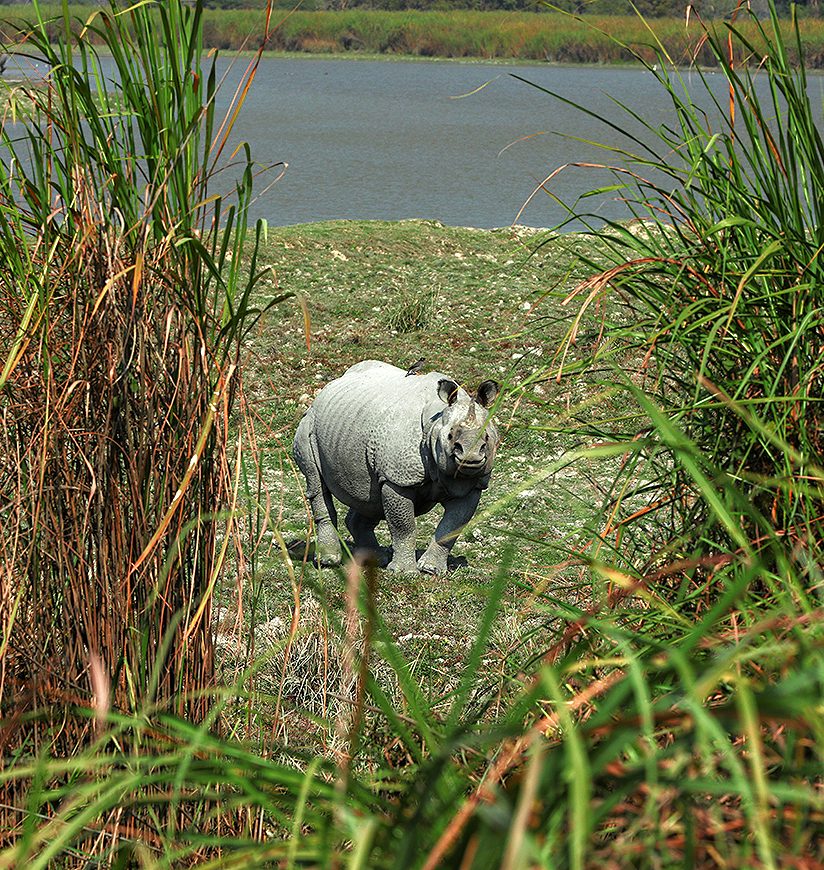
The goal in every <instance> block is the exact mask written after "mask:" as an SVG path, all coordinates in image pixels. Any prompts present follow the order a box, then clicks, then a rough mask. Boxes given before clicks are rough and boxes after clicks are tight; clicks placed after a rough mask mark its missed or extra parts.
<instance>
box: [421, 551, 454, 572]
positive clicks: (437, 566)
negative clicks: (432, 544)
mask: <svg viewBox="0 0 824 870" xmlns="http://www.w3.org/2000/svg"><path fill="white" fill-rule="evenodd" d="M447 555H448V554H447V553H446V552H445V551H444V552H442V553H441V552H434V553H433V552H432V550H431V549H429V550H427V551H426V552H425V553H424V554H423V556H421V558H420V559H418V570H420V571H422V572H423V573H424V574H446V560H447Z"/></svg>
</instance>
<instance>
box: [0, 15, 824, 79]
mask: <svg viewBox="0 0 824 870" xmlns="http://www.w3.org/2000/svg"><path fill="white" fill-rule="evenodd" d="M42 10H43V15H44V18H46V19H53V23H52V24H49V25H48V27H49V29H50V31H52V32H53V33H54V35H55V38H56V37H57V35H58V33H60V32H62V30H63V26H64V25H63V21H62V13H61V10H60V7H59V6H58V5H54V4H52V5H45V6H43V7H42ZM99 12H100V8H99V7H97V6H91V5H77V6H72V7H70V15H71V17H72V18H73V19H74V20H75V21H76V22H77V24H76V27H77V29H79V28H80V27H82V26H84V25H85V24H86V23H87V22H88V21H89V20H90V18H92V16H93V15H94V14H95V13H99ZM33 15H34V12H33V10H32V9H31V8H28V7H26V8H21V7H19V6H4V7H0V31H2V35H3V41H4V42H5V43H6V45H13V44H14V43H15V42H16V41H18V40H17V39H16V38H15V36H14V33H15V32H17V30H16V29H17V28H20V27H22V28H24V29H25V27H26V26H27V24H26V22H27V21H28V22H32V21H33ZM738 26H739V28H740V29H741V31H742V33H744V34H745V35H746V37H747V39H748V40H750V41H751V43H752V44H753V45H754V46H755V47H756V49H757V48H758V46H759V44H760V39H759V35H758V32H757V29H756V28H755V26H754V25H753V24H752V22H741V23H739V25H738ZM786 27H787V31H788V33H789V29H790V22H789V21H788V22H787V23H786ZM264 31H265V16H264V11H263V10H260V9H241V10H229V9H206V10H204V12H203V38H204V42H205V44H206V45H208V46H209V47H211V48H217V49H221V50H230V51H243V50H248V49H256V48H258V47H259V46H260V42H261V34H263V33H264ZM701 35H702V31H701V29H700V27H699V25H698V24H697V22H695V21H693V22H692V23H691V24H690V26H689V27H687V26H685V22H684V19H682V18H657V19H650V20H649V21H646V22H645V21H643V20H641V19H640V18H637V17H634V16H587V17H586V18H583V19H576V18H574V17H572V16H569V15H562V14H557V13H551V12H540V13H538V12H479V11H473V10H465V9H461V10H452V11H446V12H420V11H403V12H387V11H382V10H363V9H349V10H342V11H324V12H317V11H302V10H297V11H294V12H288V11H284V10H275V14H274V16H273V19H272V25H271V34H270V37H269V40H268V41H267V44H266V48H267V50H270V51H273V52H288V53H290V54H295V53H297V54H303V53H310V54H315V55H317V54H321V55H343V56H361V55H366V56H371V57H413V58H462V59H480V60H502V59H507V60H512V61H519V62H523V61H537V62H544V63H546V62H550V63H584V64H615V63H628V62H631V61H633V60H634V59H635V58H636V57H637V56H640V57H642V58H643V59H644V60H645V61H647V62H649V63H654V62H656V60H657V58H658V53H657V51H658V49H657V48H656V46H655V42H656V40H657V41H659V42H660V47H661V48H662V49H663V51H664V52H665V54H666V55H667V56H668V57H669V58H671V59H672V61H673V62H674V63H676V64H683V65H687V64H690V63H698V64H700V65H702V66H711V65H713V64H714V61H713V58H712V56H711V55H710V54H709V52H707V51H706V48H705V47H703V46H702V43H701ZM802 42H803V46H804V51H805V53H806V57H807V67H808V68H809V69H820V68H824V24H822V22H820V21H817V20H812V19H809V20H805V21H803V22H802ZM787 46H788V49H790V50H795V46H794V42H793V40H792V39H788V40H787ZM739 53H740V54H741V55H742V57H744V56H745V55H746V52H745V51H743V50H742V49H740V48H739Z"/></svg>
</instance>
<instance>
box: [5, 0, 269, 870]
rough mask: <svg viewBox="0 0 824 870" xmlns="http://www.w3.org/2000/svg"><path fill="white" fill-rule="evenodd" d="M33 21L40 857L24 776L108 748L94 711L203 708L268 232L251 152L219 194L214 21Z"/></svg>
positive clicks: (27, 638) (11, 536) (24, 576)
mask: <svg viewBox="0 0 824 870" xmlns="http://www.w3.org/2000/svg"><path fill="white" fill-rule="evenodd" d="M33 14H34V15H35V17H36V19H37V21H36V24H35V26H34V28H33V29H32V30H31V31H29V32H28V33H26V34H25V39H26V46H27V50H28V51H30V52H35V53H37V54H38V55H39V56H40V57H41V58H42V59H43V60H44V61H45V63H46V64H47V65H48V67H49V68H50V73H49V75H48V77H47V79H46V81H45V82H43V83H38V84H37V86H33V87H31V88H29V89H28V90H27V97H28V98H29V99H30V101H31V111H30V112H29V113H27V115H26V116H25V117H24V118H23V119H22V120H20V121H19V122H18V123H17V124H10V123H7V124H4V126H3V128H2V132H0V139H2V152H3V155H2V159H0V251H2V258H3V263H4V269H3V275H2V278H0V420H2V423H0V453H2V456H3V459H2V461H1V462H0V605H2V607H0V612H2V641H1V642H0V655H2V672H3V678H2V681H0V716H2V719H3V722H4V728H5V731H4V734H5V736H4V742H3V746H4V749H3V754H4V756H5V757H6V758H10V759H12V760H13V762H14V760H16V763H12V764H11V768H10V773H9V768H8V763H7V762H4V764H3V767H4V771H5V775H4V776H3V785H2V794H3V800H2V805H3V807H2V818H3V825H4V828H5V830H6V831H7V832H10V834H11V835H12V836H18V837H19V836H22V838H23V841H27V835H26V832H27V831H29V830H30V826H31V824H32V823H33V821H34V819H35V818H36V817H37V814H38V813H40V812H43V813H44V815H45V817H47V818H48V817H50V816H51V813H52V809H53V807H54V806H56V804H54V803H53V801H54V800H56V799H55V798H53V797H51V796H50V795H49V792H48V789H49V788H51V785H49V786H48V787H45V786H44V781H43V780H42V779H38V776H35V777H34V780H33V782H34V783H35V785H33V786H32V788H34V791H33V792H31V794H32V795H38V790H37V788H36V787H35V786H36V784H37V783H38V782H39V783H40V786H41V787H44V788H46V791H45V792H43V793H40V794H39V795H38V796H37V797H34V796H33V797H32V800H33V801H34V803H33V804H32V805H31V806H30V807H29V812H30V813H34V815H29V814H27V813H26V812H24V807H25V806H26V804H25V802H22V803H21V801H20V796H21V794H23V793H25V784H26V778H27V776H28V775H27V774H25V773H21V771H25V770H27V769H28V765H29V762H28V761H27V760H26V759H31V758H33V757H35V756H38V755H39V754H41V753H42V754H43V755H44V757H45V756H46V755H49V754H52V753H53V754H54V755H55V756H56V757H58V758H60V759H62V760H63V762H62V763H67V762H65V759H67V758H69V757H71V756H72V755H73V754H74V753H76V752H77V751H78V750H79V749H81V748H82V747H83V746H84V745H85V744H87V743H88V742H89V741H91V740H92V738H93V736H94V733H95V727H94V725H93V721H90V720H89V719H88V718H87V717H86V716H85V715H84V714H83V713H82V712H80V713H77V712H75V710H76V708H77V707H80V708H83V707H87V706H96V707H97V710H98V715H99V717H100V720H101V721H102V720H103V719H105V716H106V711H107V709H108V708H109V705H113V706H114V708H115V709H117V710H118V711H120V712H121V713H126V712H132V713H134V714H136V715H137V714H138V711H144V712H146V711H148V710H149V709H153V708H155V707H157V708H159V709H163V710H175V711H176V712H178V713H179V714H185V715H186V716H187V717H189V718H190V719H191V720H192V721H195V722H196V721H200V720H203V719H204V718H205V717H206V716H207V714H208V712H209V708H210V702H209V701H208V699H207V697H206V696H205V695H204V694H203V692H204V691H205V690H206V689H207V688H211V687H213V686H214V648H213V643H212V639H213V638H212V627H211V624H210V616H209V613H210V603H211V592H212V589H213V587H214V585H215V582H216V579H217V576H218V574H219V573H220V570H221V564H222V562H223V561H224V560H225V558H226V552H227V548H228V546H229V543H230V541H231V539H232V534H231V533H232V525H231V521H230V522H229V523H228V524H227V523H225V522H223V521H222V520H221V512H222V511H224V510H225V509H226V507H227V506H228V505H229V504H231V503H232V492H233V484H232V475H231V471H230V465H229V454H228V451H229V442H228V430H227V428H226V427H227V424H228V420H229V418H230V414H231V411H232V407H233V404H234V399H235V397H236V396H237V395H238V391H239V390H240V388H241V385H242V381H241V378H240V372H239V363H240V348H241V342H242V340H243V338H244V336H245V334H246V332H247V330H248V328H249V326H250V325H251V323H253V322H254V320H255V318H256V316H257V314H258V313H259V312H258V311H257V309H255V308H253V307H252V305H251V299H252V291H253V290H254V288H255V286H256V283H257V281H258V280H259V278H260V275H259V274H258V271H257V268H256V267H255V256H256V254H255V251H256V245H257V241H258V239H259V237H260V233H261V231H262V228H261V227H258V228H257V230H256V231H255V232H254V233H248V232H247V222H246V209H247V207H248V204H249V200H250V197H251V180H252V172H253V168H252V163H251V159H250V157H249V154H248V151H245V152H244V150H243V149H242V148H241V149H240V150H239V159H240V161H241V163H242V165H243V168H244V169H243V171H242V172H241V174H240V181H239V182H238V184H237V187H236V191H235V195H234V196H233V197H232V199H231V201H223V200H221V199H219V198H214V197H211V196H210V193H209V180H210V178H211V176H212V175H213V173H214V170H215V165H216V163H217V162H218V160H219V158H220V154H221V151H222V149H223V147H224V146H225V142H226V135H227V133H228V129H229V127H230V126H231V125H230V124H229V125H228V126H224V127H222V128H221V127H220V126H219V123H218V119H216V117H215V112H214V98H215V90H216V86H217V82H216V75H215V68H214V60H213V59H212V60H210V59H208V58H207V57H206V56H205V54H204V48H203V43H202V38H201V27H200V22H201V14H202V9H201V7H200V6H199V5H197V6H195V7H193V8H188V7H187V6H185V5H184V4H181V3H178V2H172V3H168V4H163V5H162V6H158V7H157V8H154V9H150V7H149V6H147V5H141V6H137V7H131V8H129V9H124V10H121V9H120V8H118V7H117V6H116V5H114V4H112V5H108V6H105V7H100V8H97V9H96V10H95V13H94V14H93V15H91V16H90V17H89V18H88V19H87V20H85V21H84V22H76V21H73V20H72V18H71V15H70V11H69V8H68V6H66V5H64V6H63V8H62V17H61V19H60V27H61V28H62V37H61V38H60V39H58V40H56V41H55V40H53V39H52V37H51V35H50V33H49V32H48V28H47V26H46V21H45V18H44V17H43V10H42V9H41V8H40V6H39V5H38V4H37V3H35V5H34V9H33ZM92 36H93V37H94V38H93V39H92V38H91V37H92ZM98 46H105V47H106V48H107V49H108V52H109V53H110V55H111V57H112V61H113V64H114V67H115V69H116V75H115V77H114V78H113V80H111V81H107V80H105V79H104V78H103V76H102V74H101V72H100V61H99V55H98V50H99V49H98ZM254 69H255V63H254V62H253V63H251V64H250V66H249V69H248V71H247V76H246V80H247V82H249V81H250V80H251V78H253V76H254ZM237 107H238V106H237V104H236V105H234V106H233V110H234V109H236V108H237ZM247 241H248V242H249V243H250V248H249V249H247V248H246V243H247ZM245 249H247V250H249V251H250V253H249V257H250V260H247V261H246V262H245V263H243V265H241V253H242V252H243V251H244V250H245ZM250 264H251V265H250ZM31 763H32V764H36V763H35V762H31ZM58 767H59V764H58ZM21 777H22V779H21ZM73 781H74V780H73V777H72V776H64V775H63V774H55V778H49V782H50V783H52V784H53V785H54V788H56V789H57V791H58V792H59V790H60V788H63V787H66V788H67V789H68V790H69V791H68V792H67V793H69V792H70V790H71V783H72V782H73ZM29 785H32V781H30V782H29ZM41 804H42V806H41ZM79 830H80V829H76V831H79ZM30 845H31V842H29V845H27V846H26V847H25V848H26V849H28V848H29V846H30ZM39 848H40V847H39V846H38V847H37V850H36V851H39ZM50 850H53V846H49V848H47V849H46V850H45V852H44V853H43V854H47V853H48V852H49V851H50ZM24 851H25V849H24ZM15 860H16V859H15Z"/></svg>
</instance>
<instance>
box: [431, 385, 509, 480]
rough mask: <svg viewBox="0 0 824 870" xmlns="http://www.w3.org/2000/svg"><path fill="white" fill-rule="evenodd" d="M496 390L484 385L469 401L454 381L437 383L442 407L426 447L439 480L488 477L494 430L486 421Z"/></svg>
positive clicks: (494, 387) (492, 459) (496, 445)
mask: <svg viewBox="0 0 824 870" xmlns="http://www.w3.org/2000/svg"><path fill="white" fill-rule="evenodd" d="M498 390H499V387H498V384H497V383H496V382H495V381H484V382H483V383H482V384H481V385H480V386H479V387H478V392H477V393H476V394H475V396H474V397H473V396H470V395H469V394H468V393H466V392H464V391H463V390H461V389H460V388H459V387H458V385H457V384H456V383H455V381H452V380H449V379H448V378H442V379H441V380H440V381H439V382H438V397H439V398H440V399H441V400H442V401H443V402H445V403H446V407H445V408H444V409H443V411H442V412H441V413H440V414H439V415H438V416H437V417H435V418H434V419H433V421H432V428H431V430H430V432H429V447H430V450H431V452H432V459H433V460H434V462H435V464H436V465H437V468H438V471H439V473H440V476H441V477H442V478H456V477H463V478H466V477H470V478H475V477H481V476H483V475H489V474H491V473H492V463H493V461H494V459H495V450H496V448H497V447H498V430H497V429H496V428H495V425H494V424H493V423H492V421H491V420H490V419H489V408H491V407H492V405H493V403H494V402H495V397H496V396H497V395H498Z"/></svg>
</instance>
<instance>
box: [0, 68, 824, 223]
mask: <svg viewBox="0 0 824 870" xmlns="http://www.w3.org/2000/svg"><path fill="white" fill-rule="evenodd" d="M219 63H220V66H219V71H220V72H221V73H222V74H225V82H224V84H223V86H222V89H221V92H220V100H219V103H218V109H219V110H221V109H223V110H225V107H226V106H227V105H228V102H229V100H230V98H231V95H232V93H233V92H234V89H235V86H236V84H237V82H238V81H239V80H240V77H241V74H242V71H243V69H244V67H245V65H246V61H244V60H235V61H229V60H226V59H221V60H220V62H219ZM106 67H107V64H106V62H105V61H104V64H103V70H104V74H106ZM23 72H24V74H26V75H31V74H32V70H28V71H23ZM7 75H8V72H7ZM514 76H522V77H523V78H525V79H529V80H530V81H532V82H534V83H535V84H537V85H540V86H541V87H543V88H546V89H547V90H551V91H554V92H556V93H558V94H560V95H561V96H563V97H565V98H567V99H569V100H572V101H574V102H576V103H578V104H580V105H583V106H586V107H587V108H588V109H589V110H590V111H591V112H592V113H593V114H592V115H589V114H585V113H583V112H581V111H578V110H576V109H575V108H573V107H571V106H568V105H566V104H564V102H563V101H560V100H558V99H555V98H553V97H551V96H548V95H547V94H545V93H542V92H541V91H539V90H537V89H536V88H533V87H530V86H529V85H527V84H525V83H524V82H522V81H519V80H518V79H516V78H515V77H514ZM684 76H685V79H686V80H687V83H688V85H689V86H690V90H691V92H693V91H694V92H695V93H696V94H697V95H698V97H699V99H698V102H699V105H702V106H706V107H707V108H710V107H711V105H710V106H708V105H707V104H711V101H710V99H709V98H708V96H707V94H706V93H705V91H704V87H703V85H702V84H701V83H700V79H699V76H698V74H697V73H695V72H691V73H690V72H686V73H684ZM811 80H812V85H811V88H812V89H813V97H814V101H816V102H817V105H818V106H821V103H822V99H821V97H822V82H824V79H822V78H821V77H813V78H812V79H811ZM707 81H708V82H709V84H710V87H711V89H712V90H713V92H714V93H715V95H716V97H717V98H718V99H719V101H720V102H721V104H723V102H724V99H725V96H724V87H725V85H724V81H723V78H722V77H721V76H717V75H716V76H713V75H709V76H708V77H707ZM620 103H622V104H625V105H626V106H628V107H629V108H630V109H631V110H632V111H635V112H638V113H640V114H641V115H642V116H643V117H644V118H646V119H648V120H649V121H650V122H651V123H653V124H655V125H657V124H662V123H667V122H668V121H670V120H671V118H672V108H671V103H670V100H669V98H668V97H667V95H666V92H665V91H664V89H663V88H662V87H661V85H660V84H659V83H658V82H657V81H656V79H655V76H654V75H652V74H651V73H649V72H647V71H645V70H642V69H637V68H631V69H630V68H614V67H585V66H570V67H558V66H553V65H549V64H547V65H533V66H510V65H496V64H490V63H486V64H485V63H455V62H403V61H365V60H319V59H315V58H311V59H310V58H303V57H295V58H265V59H264V60H263V61H262V62H261V65H260V69H259V71H258V75H257V78H256V79H255V82H254V84H253V86H252V89H251V91H250V94H249V98H248V101H247V103H246V105H245V106H244V108H243V110H242V112H241V114H240V116H239V119H238V122H237V125H236V127H235V130H234V134H233V144H237V142H238V141H240V140H245V141H248V142H249V144H250V146H251V151H252V155H253V158H254V159H255V161H256V162H257V163H258V164H261V165H263V166H268V165H271V164H276V163H281V162H282V163H287V164H288V168H287V169H286V171H285V172H284V174H283V176H282V178H280V180H279V181H278V182H277V183H276V184H274V185H273V186H271V188H270V189H268V190H265V188H266V186H267V183H268V182H267V176H266V175H262V176H261V177H260V179H259V180H258V183H257V187H256V189H257V190H259V191H261V193H260V195H259V196H258V198H257V199H256V201H255V203H254V205H253V210H252V217H253V218H258V217H262V218H266V219H267V220H268V221H269V223H270V224H274V225H286V224H294V223H302V222H307V221H320V220H329V219H341V218H346V219H384V220H398V219H403V218H427V219H435V220H439V221H442V222H443V223H445V224H451V225H454V226H476V227H498V226H506V225H509V224H511V223H513V222H518V223H522V224H528V225H532V226H555V225H557V224H558V223H560V222H561V221H562V220H564V218H565V217H566V216H567V214H568V212H567V211H566V209H565V208H564V207H563V206H562V205H560V204H559V203H558V202H557V201H556V199H555V198H556V197H557V198H558V199H559V200H561V201H563V202H565V203H567V204H569V205H571V204H572V203H574V202H575V200H576V198H577V197H579V196H580V195H581V194H582V193H583V192H585V191H587V190H591V189H593V188H596V187H599V186H603V185H609V184H610V183H612V182H613V181H614V179H613V178H612V176H610V175H608V174H606V173H600V174H599V173H598V172H597V171H594V170H592V169H580V168H569V169H566V170H564V171H562V172H559V173H558V174H557V175H555V176H554V177H553V178H552V180H551V182H549V183H548V184H547V187H546V192H545V191H543V190H541V191H540V192H539V193H538V195H537V196H534V197H533V198H532V201H531V202H530V203H529V204H528V205H527V206H525V205H524V204H525V203H526V202H527V200H529V198H530V195H531V194H532V193H533V192H534V191H535V190H536V188H537V187H538V186H539V185H540V184H541V182H542V181H543V180H544V179H545V178H546V177H547V176H549V175H550V173H552V172H553V171H554V170H556V169H558V168H559V167H561V166H564V165H565V164H570V163H582V162H583V163H587V162H590V163H603V162H616V161H618V162H620V158H619V157H618V156H617V155H615V154H611V153H609V152H606V151H604V150H603V149H600V148H598V147H595V146H594V145H593V144H591V143H592V142H600V143H607V144H608V145H610V146H611V147H613V148H620V147H628V148H630V149H631V150H634V151H637V150H638V148H637V145H634V144H633V143H632V142H630V140H629V139H628V138H627V137H626V136H624V135H622V133H621V132H617V131H616V130H615V129H613V128H612V127H610V126H609V125H608V124H607V123H606V122H607V121H611V122H613V123H614V124H616V125H617V127H618V130H619V131H630V132H634V133H639V132H641V131H642V127H641V125H640V124H639V123H637V122H634V121H633V120H632V119H631V117H630V116H628V115H627V113H626V112H625V111H623V110H622V109H620V108H619V106H618V104H620ZM645 135H646V138H647V140H648V141H649V140H651V139H652V136H651V134H649V133H648V132H647V133H646V134H645ZM659 148H660V145H659ZM230 150H231V149H230ZM276 174H277V170H274V171H273V173H270V175H269V178H272V177H275V176H276ZM231 178H232V170H231V169H229V170H227V171H226V172H224V173H223V174H222V176H221V177H220V178H219V179H218V182H217V188H218V190H220V188H222V189H223V190H229V189H231V187H232V184H231ZM581 207H583V208H585V209H586V210H589V211H592V212H594V213H595V223H596V224H597V222H598V221H599V220H600V219H607V218H611V219H614V218H621V217H625V216H627V214H628V213H627V211H626V206H625V205H624V204H623V203H621V201H620V194H619V193H612V194H606V195H602V196H599V197H594V198H591V199H587V200H586V201H585V202H582V203H581ZM579 225H580V224H578V223H577V222H574V223H572V224H570V225H569V228H574V227H576V226H579Z"/></svg>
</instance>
